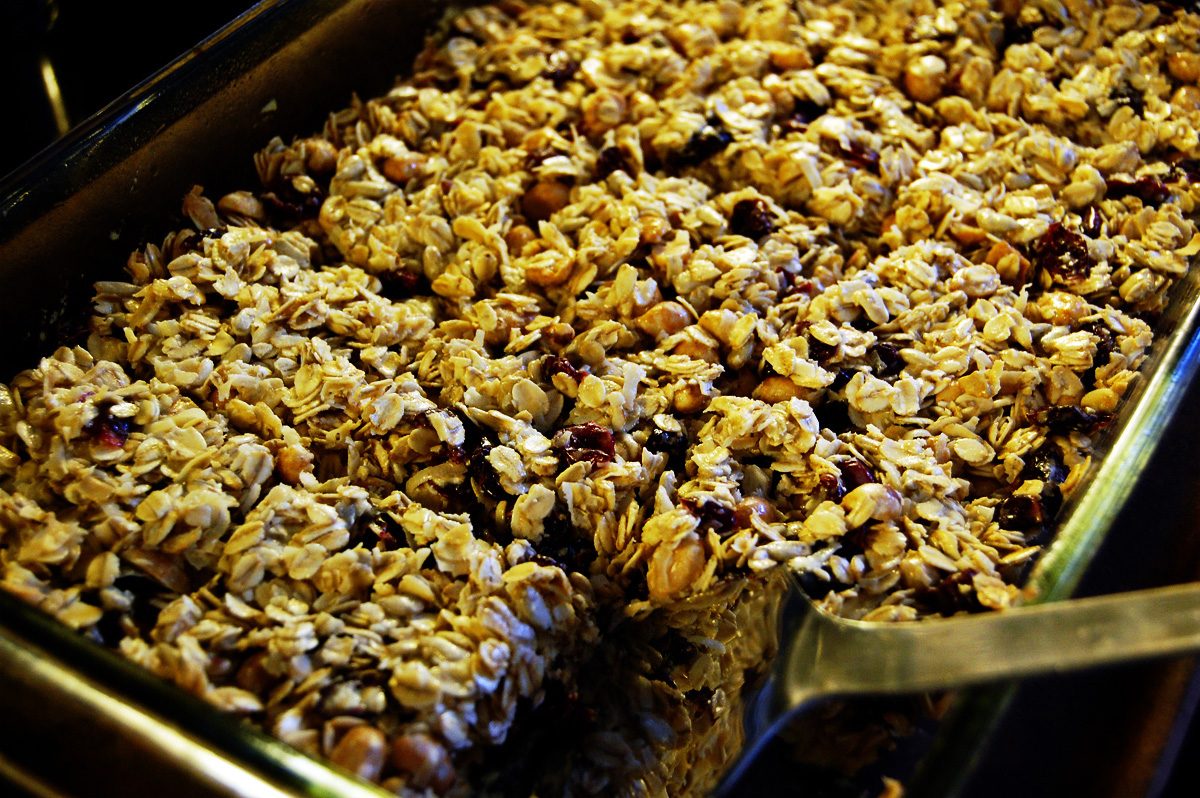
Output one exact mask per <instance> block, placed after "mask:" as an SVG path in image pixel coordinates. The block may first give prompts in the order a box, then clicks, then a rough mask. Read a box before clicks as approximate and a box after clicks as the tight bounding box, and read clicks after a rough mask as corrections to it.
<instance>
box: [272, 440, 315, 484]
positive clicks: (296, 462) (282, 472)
mask: <svg viewBox="0 0 1200 798" xmlns="http://www.w3.org/2000/svg"><path fill="white" fill-rule="evenodd" d="M312 461H313V456H312V452H310V451H308V450H307V449H305V448H304V447H303V446H285V447H284V448H283V449H280V450H279V454H277V455H276V456H275V473H276V474H278V475H279V478H280V479H282V480H283V481H284V482H286V483H288V484H289V485H298V484H299V483H300V475H301V474H303V473H304V472H305V471H307V470H308V468H309V466H311V465H312Z"/></svg>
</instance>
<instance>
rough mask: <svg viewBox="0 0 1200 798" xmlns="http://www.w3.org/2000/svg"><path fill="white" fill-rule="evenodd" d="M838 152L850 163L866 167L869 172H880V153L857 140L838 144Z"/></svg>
mask: <svg viewBox="0 0 1200 798" xmlns="http://www.w3.org/2000/svg"><path fill="white" fill-rule="evenodd" d="M837 149H838V152H839V153H840V154H841V156H842V157H843V158H845V159H846V160H847V161H850V163H853V164H855V165H857V166H860V167H862V168H863V169H866V170H867V171H868V172H874V173H875V174H879V153H877V152H875V151H874V150H869V149H867V148H866V147H864V146H863V145H861V144H859V143H858V142H857V141H852V142H850V144H849V145H842V144H838V148H837Z"/></svg>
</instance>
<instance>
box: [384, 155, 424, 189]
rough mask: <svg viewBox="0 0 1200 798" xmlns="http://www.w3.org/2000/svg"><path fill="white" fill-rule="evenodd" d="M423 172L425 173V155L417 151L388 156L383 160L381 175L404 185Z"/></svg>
mask: <svg viewBox="0 0 1200 798" xmlns="http://www.w3.org/2000/svg"><path fill="white" fill-rule="evenodd" d="M423 174H425V156H424V155H422V154H420V153H419V152H410V153H407V154H405V155H399V156H396V157H394V158H388V159H387V160H386V161H384V162H383V176H384V177H386V178H387V179H388V180H391V181H392V182H393V183H396V184H398V185H404V184H406V183H407V182H408V181H410V180H412V179H413V178H416V177H420V176H421V175H423Z"/></svg>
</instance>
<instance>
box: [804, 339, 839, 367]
mask: <svg viewBox="0 0 1200 798" xmlns="http://www.w3.org/2000/svg"><path fill="white" fill-rule="evenodd" d="M837 353H838V348H837V346H834V345H831V344H827V343H825V342H824V341H820V340H818V339H816V338H811V337H810V338H809V339H808V359H809V360H815V361H817V363H818V364H820V365H821V366H825V365H827V364H828V363H829V361H831V360H833V358H834V356H835V355H837Z"/></svg>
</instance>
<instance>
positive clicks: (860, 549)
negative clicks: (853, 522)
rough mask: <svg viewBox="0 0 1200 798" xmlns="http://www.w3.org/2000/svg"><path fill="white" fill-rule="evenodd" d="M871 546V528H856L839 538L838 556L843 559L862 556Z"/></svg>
mask: <svg viewBox="0 0 1200 798" xmlns="http://www.w3.org/2000/svg"><path fill="white" fill-rule="evenodd" d="M870 544H871V527H870V525H869V524H863V525H862V526H856V527H854V529H848V530H846V534H845V535H842V537H840V538H838V554H840V555H842V556H843V557H853V556H854V555H855V554H862V553H864V552H865V551H866V550H867V547H868V546H869V545H870Z"/></svg>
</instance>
